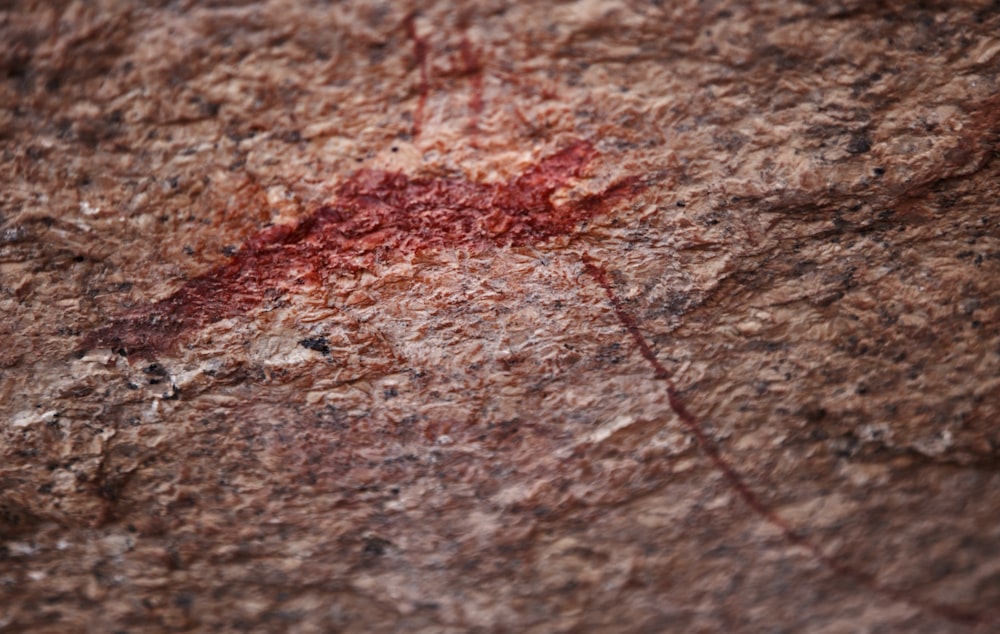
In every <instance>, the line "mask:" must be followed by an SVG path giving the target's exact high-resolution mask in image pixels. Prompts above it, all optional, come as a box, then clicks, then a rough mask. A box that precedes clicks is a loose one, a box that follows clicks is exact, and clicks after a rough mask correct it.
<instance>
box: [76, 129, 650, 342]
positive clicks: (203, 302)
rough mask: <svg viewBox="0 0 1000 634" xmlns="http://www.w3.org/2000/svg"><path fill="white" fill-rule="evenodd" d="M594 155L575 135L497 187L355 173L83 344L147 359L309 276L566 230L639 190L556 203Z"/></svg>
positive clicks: (533, 239) (618, 189) (620, 187)
mask: <svg viewBox="0 0 1000 634" xmlns="http://www.w3.org/2000/svg"><path fill="white" fill-rule="evenodd" d="M595 156H596V151H595V150H594V148H593V146H592V145H591V144H590V143H588V142H586V141H580V142H577V143H575V144H573V145H571V146H569V147H567V148H565V149H564V150H562V151H560V152H557V153H555V154H553V155H551V156H549V157H547V158H545V159H543V160H541V161H540V162H539V163H538V164H536V165H535V166H533V167H531V168H529V169H528V170H526V171H524V172H523V173H522V174H520V175H519V176H516V177H514V178H512V179H510V180H508V181H506V182H499V183H478V182H473V181H468V180H459V179H444V178H410V177H408V176H406V175H405V174H401V173H398V172H386V171H377V170H364V171H360V172H357V173H356V174H354V175H353V176H352V177H351V178H349V179H348V180H347V181H346V182H345V183H344V184H343V185H341V186H340V188H339V190H338V192H337V194H336V196H335V198H334V200H333V201H332V202H331V203H329V204H326V205H323V206H322V207H320V208H318V209H317V210H316V211H315V212H313V213H312V214H311V215H310V216H308V217H307V218H305V219H304V220H302V221H300V222H299V223H298V224H293V225H279V226H275V227H270V228H268V229H265V230H263V231H261V232H260V233H258V234H257V235H255V236H253V237H252V238H250V239H249V240H247V242H246V243H245V244H244V245H243V247H242V248H241V249H240V251H239V252H238V253H237V254H236V255H235V256H234V257H233V258H232V259H231V260H229V261H228V262H226V263H225V264H221V265H219V266H216V267H215V268H213V269H211V270H209V271H207V272H206V273H203V274H202V275H199V276H197V277H195V278H193V279H191V280H189V281H188V282H187V283H185V284H184V286H182V287H181V288H180V289H179V290H177V291H176V292H175V293H173V294H172V295H170V296H169V297H166V298H165V299H162V300H160V301H158V302H155V303H152V304H148V305H145V306H140V307H137V308H134V309H132V310H129V311H128V312H126V313H124V314H122V315H120V316H118V317H116V318H115V319H114V320H113V321H112V322H111V323H110V324H108V325H107V326H104V327H103V328H100V329H98V330H96V331H94V332H93V333H91V334H90V335H89V336H87V337H86V339H85V341H84V347H85V348H87V349H92V348H97V347H110V348H111V349H113V350H115V351H116V352H118V353H120V354H124V355H128V356H132V355H138V356H144V357H148V356H151V355H152V354H154V353H156V352H161V351H164V350H167V349H169V348H171V347H172V346H174V345H176V343H177V342H178V340H179V339H181V338H182V337H183V336H184V335H185V334H186V333H188V332H190V331H192V330H196V329H199V328H202V327H204V326H206V325H208V324H211V323H214V322H217V321H219V320H222V319H227V318H230V317H236V316H239V315H242V314H245V313H246V312H247V311H248V310H250V309H252V308H254V307H256V306H259V305H260V304H261V303H262V302H263V301H264V300H265V298H267V297H274V296H275V295H281V294H284V293H286V292H289V291H294V289H295V287H296V286H299V285H301V284H303V283H305V282H318V283H322V282H323V280H324V279H326V277H327V276H328V275H330V274H333V273H336V272H338V271H350V270H357V269H360V268H363V267H366V266H370V265H371V264H372V263H374V262H375V261H376V260H386V259H391V258H393V257H399V256H402V255H407V254H412V253H416V252H418V251H422V250H434V249H446V248H456V247H465V248H475V247H479V248H490V247H498V246H509V245H512V246H518V245H526V244H535V243H539V242H542V241H544V240H546V239H548V238H551V237H553V236H557V235H561V234H566V233H569V232H571V231H573V230H574V228H575V227H576V226H577V224H578V223H579V222H580V221H582V220H586V219H587V218H590V217H592V216H594V215H597V214H599V213H603V212H604V211H606V210H607V209H608V208H609V207H610V206H611V205H613V204H614V203H615V202H617V201H619V200H621V199H622V198H625V197H627V196H630V195H632V194H634V193H635V192H637V191H638V190H640V189H641V188H642V185H641V184H640V183H639V181H638V178H635V177H630V178H627V179H624V180H621V181H619V182H617V183H615V184H613V185H611V186H609V187H608V188H607V189H605V190H604V191H602V192H600V193H597V194H591V195H589V196H586V197H583V198H582V199H579V200H576V201H573V202H572V203H568V204H564V205H555V204H554V203H553V202H552V200H551V198H552V194H553V193H555V191H556V190H557V189H559V188H561V187H564V186H565V185H566V184H567V183H568V182H569V181H570V179H572V178H575V177H577V176H580V175H581V173H582V171H583V169H584V168H585V167H586V166H587V165H588V164H589V163H590V162H591V161H592V160H593V159H594V157H595Z"/></svg>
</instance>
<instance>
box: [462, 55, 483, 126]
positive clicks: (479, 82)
mask: <svg viewBox="0 0 1000 634" xmlns="http://www.w3.org/2000/svg"><path fill="white" fill-rule="evenodd" d="M460 50H461V52H462V64H463V65H464V66H465V73H466V74H467V75H469V76H470V77H471V78H472V98H471V99H470V101H469V110H470V111H471V113H472V114H471V115H470V117H469V132H470V133H471V134H473V135H474V134H476V133H478V132H479V117H480V116H481V115H482V114H483V67H482V64H480V62H479V56H478V55H477V54H476V51H475V49H473V48H472V44H471V43H470V42H469V39H468V38H462V44H461V47H460Z"/></svg>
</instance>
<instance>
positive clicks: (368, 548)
mask: <svg viewBox="0 0 1000 634" xmlns="http://www.w3.org/2000/svg"><path fill="white" fill-rule="evenodd" d="M391 545H392V543H391V542H389V541H388V540H385V539H382V538H381V537H369V538H367V539H365V545H364V548H363V549H362V552H363V553H364V554H365V555H367V556H369V557H381V556H382V555H384V554H385V550H386V548H387V547H389V546H391Z"/></svg>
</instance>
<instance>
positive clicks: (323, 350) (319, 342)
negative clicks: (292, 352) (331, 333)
mask: <svg viewBox="0 0 1000 634" xmlns="http://www.w3.org/2000/svg"><path fill="white" fill-rule="evenodd" d="M299 345H300V346H302V347H303V348H307V349H309V350H313V351H315V352H319V353H320V354H330V345H329V343H328V342H327V340H326V337H310V338H306V339H300V340H299Z"/></svg>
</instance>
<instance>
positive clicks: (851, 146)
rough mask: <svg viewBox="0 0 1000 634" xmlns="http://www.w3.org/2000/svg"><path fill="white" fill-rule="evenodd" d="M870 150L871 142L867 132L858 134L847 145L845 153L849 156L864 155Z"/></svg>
mask: <svg viewBox="0 0 1000 634" xmlns="http://www.w3.org/2000/svg"><path fill="white" fill-rule="evenodd" d="M871 149H872V140H871V139H870V138H869V137H868V133H867V132H859V133H858V134H855V135H854V136H852V137H851V140H850V141H849V142H848V143H847V151H848V152H850V153H851V154H865V153H867V152H868V151H869V150H871Z"/></svg>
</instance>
